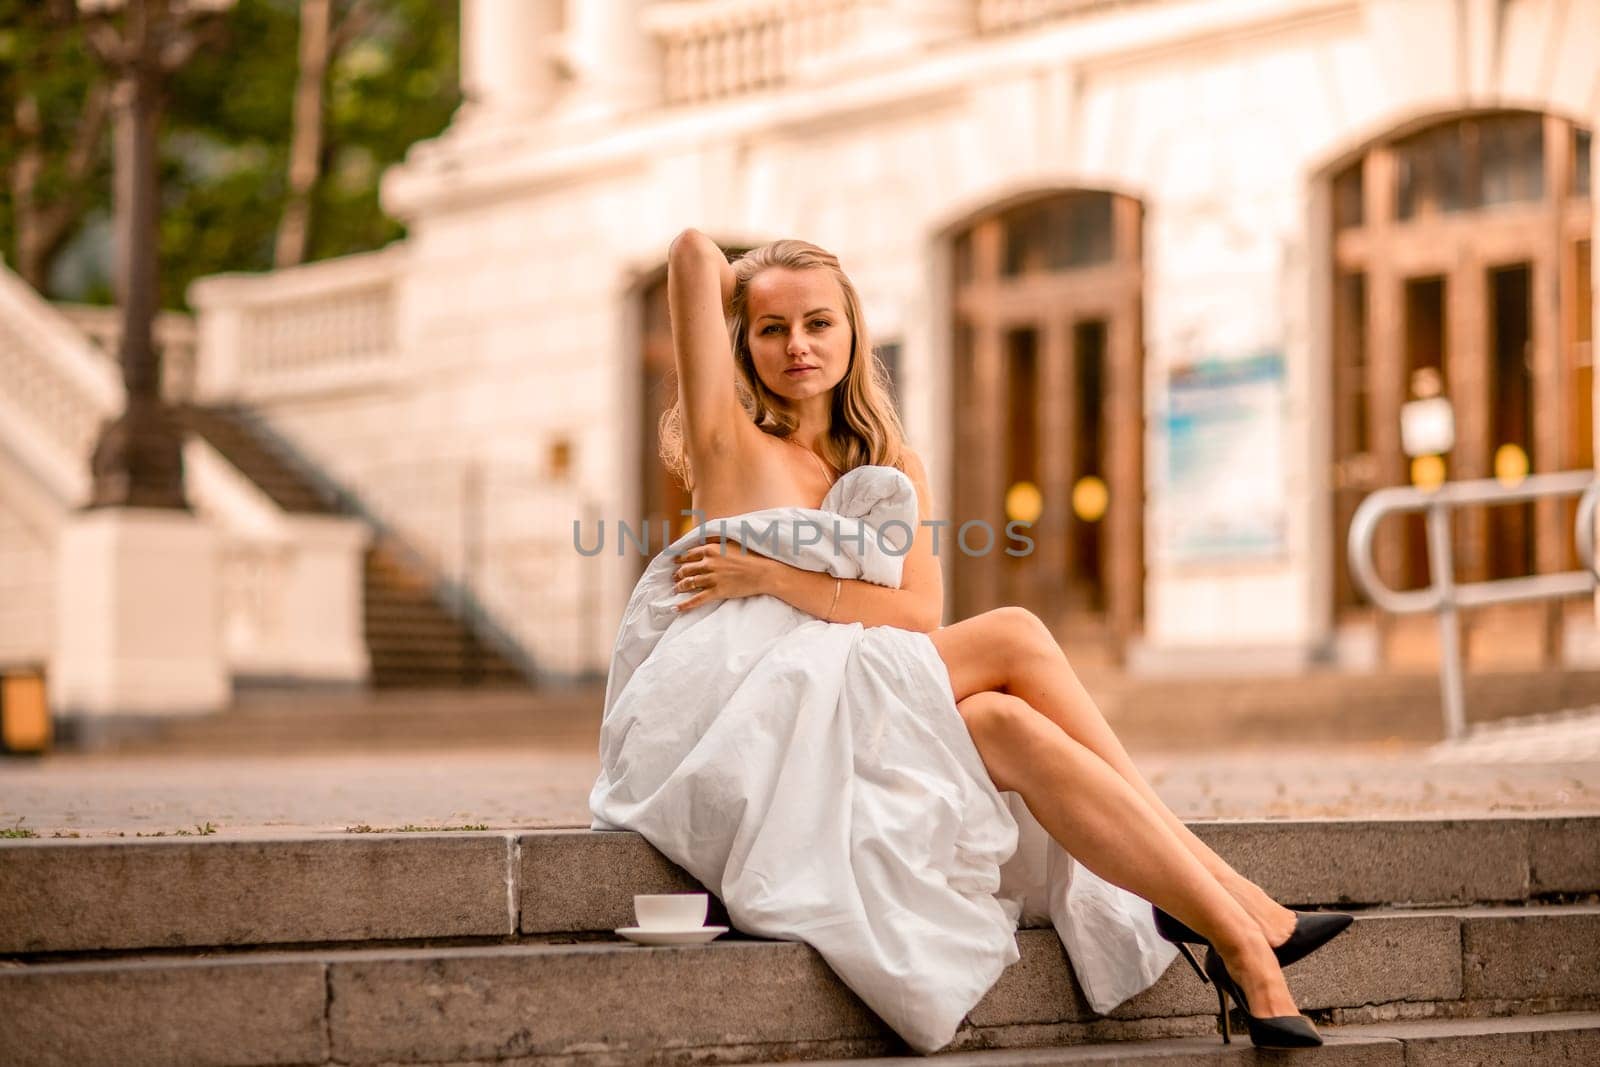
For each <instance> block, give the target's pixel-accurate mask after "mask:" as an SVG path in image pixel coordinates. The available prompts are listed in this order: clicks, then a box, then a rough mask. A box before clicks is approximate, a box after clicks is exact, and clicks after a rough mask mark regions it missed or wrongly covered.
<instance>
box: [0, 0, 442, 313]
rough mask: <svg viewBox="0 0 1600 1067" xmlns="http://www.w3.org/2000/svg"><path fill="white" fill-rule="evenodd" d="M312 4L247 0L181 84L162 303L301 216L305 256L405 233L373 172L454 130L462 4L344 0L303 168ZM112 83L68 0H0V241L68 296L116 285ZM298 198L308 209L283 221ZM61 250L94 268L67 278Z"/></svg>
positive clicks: (246, 265)
mask: <svg viewBox="0 0 1600 1067" xmlns="http://www.w3.org/2000/svg"><path fill="white" fill-rule="evenodd" d="M302 14H303V12H302V11H301V9H300V5H299V4H298V3H296V2H295V0H239V3H238V4H237V5H235V7H234V8H233V9H232V10H230V11H229V12H228V13H227V14H226V16H225V17H224V19H223V29H224V33H223V35H222V38H221V39H220V40H219V41H218V42H217V43H216V44H215V45H214V46H212V47H209V48H207V49H205V50H203V51H202V52H201V53H200V54H198V55H196V56H195V57H194V58H193V59H191V60H190V62H188V63H187V64H186V65H185V66H184V68H183V69H182V70H181V71H178V72H177V73H176V74H175V75H174V76H173V77H172V79H171V81H170V84H169V86H168V97H167V102H166V108H165V113H164V117H163V126H162V131H161V134H162V142H161V167H162V175H161V178H162V182H161V188H162V204H161V222H160V237H159V243H160V258H161V302H162V304H163V305H164V306H166V307H182V306H183V297H184V293H185V291H186V290H187V288H188V286H189V283H190V282H191V281H193V280H194V279H195V278H197V277H200V276H202V275H206V274H214V273H218V272H221V271H236V270H268V269H270V268H271V267H273V266H274V264H275V262H276V261H277V258H278V257H277V248H278V246H279V244H280V240H279V234H280V231H282V230H284V229H285V228H290V229H292V228H294V227H303V234H302V235H301V236H300V237H298V238H296V239H295V242H294V243H298V244H299V245H300V246H301V251H300V255H299V256H298V257H295V256H286V257H285V261H286V262H290V261H299V260H300V259H324V258H328V257H330V256H338V255H345V254H348V253H352V252H360V251H366V250H370V249H373V248H378V247H381V246H382V245H384V244H387V243H388V242H390V241H392V240H394V239H395V238H397V237H399V236H400V235H401V234H402V232H403V231H402V228H401V227H400V225H399V224H398V223H397V222H395V221H394V220H393V219H390V218H388V217H387V216H385V215H384V214H383V212H382V210H381V209H380V207H379V204H378V179H379V177H380V175H381V174H382V172H383V170H384V168H386V167H387V166H389V165H391V164H393V163H395V162H398V161H399V160H400V159H401V158H402V157H403V156H404V154H405V151H406V149H407V148H409V147H410V146H411V145H412V144H413V143H415V142H416V141H419V140H422V139H425V138H428V137H432V136H435V135H437V134H438V133H439V132H440V131H441V130H443V129H444V127H445V126H446V125H447V124H448V122H449V119H450V116H451V114H453V113H454V111H455V108H456V106H457V104H458V103H459V101H460V92H459V88H458V84H459V75H458V67H457V63H458V60H457V34H458V18H459V13H458V5H457V4H455V3H452V2H448V0H360V3H359V4H357V3H355V2H354V0H332V3H331V5H330V18H331V19H332V20H333V22H332V28H331V31H330V40H329V45H330V47H329V49H328V56H327V60H326V69H325V71H324V72H323V74H322V77H321V78H319V79H317V84H318V86H319V88H320V95H321V101H320V105H319V108H320V113H321V118H320V121H319V122H318V123H317V126H316V141H317V142H318V143H316V144H315V152H314V153H312V154H311V158H312V160H313V162H314V166H311V167H309V168H308V167H306V166H305V165H304V163H303V162H302V165H301V167H300V169H299V170H298V171H297V172H296V175H297V178H296V179H295V180H292V179H291V173H290V171H291V163H290V161H291V143H292V142H293V141H294V127H295V99H296V86H297V84H298V83H300V82H302V78H301V69H300V52H301V41H300V33H301V24H302ZM341 27H343V29H342V30H341ZM308 77H309V75H308ZM97 86H99V88H98V89H97V88H96V87H97ZM105 91H106V87H105V85H104V76H103V74H102V72H101V71H100V69H99V68H98V66H97V65H96V63H95V61H94V59H93V58H92V56H91V55H90V53H89V52H88V50H87V48H86V47H85V45H84V42H83V37H82V25H81V24H80V22H79V21H78V19H77V18H76V13H75V5H74V4H73V3H72V2H71V0H43V2H41V0H0V93H3V96H0V172H3V174H4V177H5V179H6V180H5V181H4V182H0V248H3V249H4V250H5V251H6V254H7V258H8V260H10V262H11V263H12V264H13V266H14V268H15V269H17V270H18V271H19V273H22V274H23V275H24V276H25V277H27V278H28V280H29V281H30V282H31V283H32V284H33V285H34V286H35V287H36V288H38V289H40V290H41V291H43V292H45V293H46V294H47V295H50V296H52V297H54V298H57V299H76V300H89V301H94V302H102V303H108V302H110V300H111V292H112V289H111V284H110V283H111V276H110V266H109V264H110V242H109V231H110V226H109V220H110V213H111V178H110V173H111V171H110V150H109V143H108V136H107V134H106V132H105V128H104V127H105V121H106V120H105V118H104V116H102V117H100V118H98V119H96V118H95V114H94V111H95V108H96V107H100V108H102V109H103V108H104V106H105V105H104V101H103V100H102V101H101V103H100V104H98V105H97V104H95V99H96V94H97V93H99V94H101V95H102V96H103V94H104V93H105ZM24 101H31V102H29V103H24ZM32 116H37V118H33V117H32ZM97 126H98V128H97ZM75 146H84V147H75ZM306 154H307V153H306V152H305V150H304V145H303V144H302V152H301V159H302V160H304V158H305V157H306ZM307 174H309V175H310V177H309V179H307V178H306V175H307ZM19 183H21V189H22V192H21V194H20V195H19V192H18V188H19ZM296 197H299V198H300V199H299V200H298V201H296V200H295V198H296ZM296 202H298V204H299V206H298V207H291V205H292V204H294V203H296ZM286 212H292V213H294V214H296V215H297V216H298V217H299V219H301V220H302V221H299V222H289V223H286V221H285V220H286ZM25 253H26V254H25ZM64 264H74V265H77V266H78V267H80V271H79V274H80V275H81V276H80V277H77V278H72V277H67V274H68V272H67V271H65V270H64V269H63V266H64ZM85 265H87V269H82V268H83V267H84V266H85Z"/></svg>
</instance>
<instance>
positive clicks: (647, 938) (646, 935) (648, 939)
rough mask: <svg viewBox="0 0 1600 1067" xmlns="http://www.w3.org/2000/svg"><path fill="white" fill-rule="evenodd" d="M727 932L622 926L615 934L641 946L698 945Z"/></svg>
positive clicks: (722, 928) (710, 928) (703, 928)
mask: <svg viewBox="0 0 1600 1067" xmlns="http://www.w3.org/2000/svg"><path fill="white" fill-rule="evenodd" d="M727 932H728V928H727V927H726V926H694V927H690V928H689V929H687V930H646V929H644V928H643V927H639V926H624V927H622V928H620V929H619V930H617V933H619V934H621V935H622V936H623V937H625V938H627V939H628V940H629V941H637V942H638V943H639V944H641V945H698V944H701V943H702V942H705V941H710V940H711V939H712V938H714V937H717V936H719V935H721V934H725V933H727Z"/></svg>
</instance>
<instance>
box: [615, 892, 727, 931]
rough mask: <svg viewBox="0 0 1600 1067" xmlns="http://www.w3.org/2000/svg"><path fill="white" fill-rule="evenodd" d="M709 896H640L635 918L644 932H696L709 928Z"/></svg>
mask: <svg viewBox="0 0 1600 1067" xmlns="http://www.w3.org/2000/svg"><path fill="white" fill-rule="evenodd" d="M709 903H710V896H709V894H706V893H638V894H635V896H634V898H633V914H634V915H635V916H636V917H637V918H638V922H639V929H641V930H694V929H697V928H699V927H702V926H704V925H705V924H706V909H707V907H708V906H709Z"/></svg>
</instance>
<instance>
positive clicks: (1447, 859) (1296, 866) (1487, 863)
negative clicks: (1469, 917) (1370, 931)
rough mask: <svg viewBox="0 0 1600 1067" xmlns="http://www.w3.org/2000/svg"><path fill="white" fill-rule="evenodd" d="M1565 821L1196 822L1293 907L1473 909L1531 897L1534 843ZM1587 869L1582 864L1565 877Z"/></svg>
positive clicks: (1200, 832) (1221, 851) (1226, 854)
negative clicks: (1477, 904) (1447, 906)
mask: <svg viewBox="0 0 1600 1067" xmlns="http://www.w3.org/2000/svg"><path fill="white" fill-rule="evenodd" d="M1563 821H1568V820H1553V819H1540V818H1530V819H1418V820H1410V819H1406V820H1399V819H1394V820H1390V819H1372V820H1351V821H1315V820H1296V821H1293V822H1285V823H1277V822H1239V823H1225V822H1217V823H1199V824H1196V825H1195V826H1194V831H1195V834H1196V835H1197V836H1198V837H1200V839H1201V840H1203V841H1205V843H1206V844H1208V845H1210V846H1211V847H1212V848H1213V849H1215V850H1216V852H1217V854H1218V855H1220V856H1221V857H1222V858H1223V859H1225V860H1227V861H1228V862H1229V863H1230V864H1231V865H1233V866H1234V867H1235V868H1236V869H1237V870H1238V871H1239V873H1240V874H1243V875H1244V876H1245V877H1246V878H1249V879H1250V880H1251V881H1253V882H1255V883H1257V884H1258V885H1260V886H1261V888H1262V889H1264V890H1266V891H1267V893H1268V894H1270V895H1271V896H1272V897H1273V898H1274V899H1276V900H1278V901H1280V902H1281V903H1284V904H1287V905H1297V904H1332V905H1339V904H1470V903H1474V902H1478V901H1485V902H1490V901H1513V900H1525V899H1527V898H1528V896H1529V890H1530V876H1529V870H1530V867H1531V865H1532V842H1533V840H1535V838H1536V837H1537V838H1538V839H1540V840H1545V839H1547V837H1548V834H1549V833H1551V832H1553V830H1552V828H1550V827H1549V826H1548V825H1547V824H1550V823H1556V822H1563ZM1570 821H1574V822H1578V821H1579V820H1570ZM1583 822H1585V823H1587V826H1588V828H1589V833H1591V834H1595V833H1600V830H1597V829H1596V826H1597V821H1596V820H1583ZM1591 839H1592V838H1591ZM1583 871H1584V868H1583V866H1582V865H1577V866H1576V868H1575V869H1574V868H1568V869H1564V870H1563V871H1562V872H1561V877H1563V878H1564V879H1570V878H1571V877H1573V876H1577V875H1578V874H1580V872H1583ZM1597 873H1600V872H1597ZM1596 882H1597V884H1600V878H1597V879H1596Z"/></svg>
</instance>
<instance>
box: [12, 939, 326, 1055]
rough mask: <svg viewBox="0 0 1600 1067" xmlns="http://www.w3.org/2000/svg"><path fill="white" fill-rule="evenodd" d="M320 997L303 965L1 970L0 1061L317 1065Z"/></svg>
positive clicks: (318, 977) (321, 987) (319, 986)
mask: <svg viewBox="0 0 1600 1067" xmlns="http://www.w3.org/2000/svg"><path fill="white" fill-rule="evenodd" d="M326 995H327V981H326V972H325V969H324V967H323V965H322V963H321V962H319V961H317V960H312V959H304V960H292V961H291V960H279V961H276V962H272V961H266V960H252V961H250V962H249V963H246V964H242V965H241V964H237V963H207V962H198V961H189V962H184V963H182V964H180V965H173V964H170V963H163V962H142V963H140V962H121V963H117V964H104V963H72V964H58V965H55V966H53V967H50V968H49V969H47V970H40V969H34V968H20V969H14V970H13V969H7V970H0V1019H4V1020H5V1023H4V1025H0V1063H8V1064H29V1065H30V1067H56V1065H60V1067H91V1065H98V1064H116V1065H119V1067H144V1065H146V1064H150V1065H161V1067H166V1065H169V1064H175V1063H182V1064H185V1065H195V1067H201V1065H206V1067H209V1065H212V1064H216V1065H235V1064H239V1065H242V1064H302V1063H321V1062H323V1061H324V1060H325V1059H326V1058H327V1056H328V1037H327V1030H326V1027H325V1025H324V1017H325V1014H326V1013H325V1010H324V1001H325V998H326Z"/></svg>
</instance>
